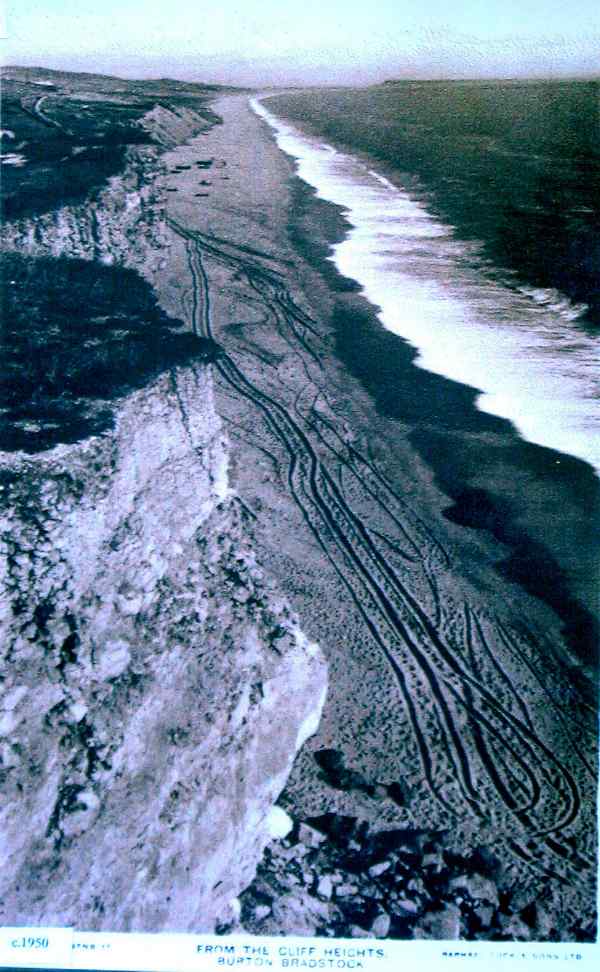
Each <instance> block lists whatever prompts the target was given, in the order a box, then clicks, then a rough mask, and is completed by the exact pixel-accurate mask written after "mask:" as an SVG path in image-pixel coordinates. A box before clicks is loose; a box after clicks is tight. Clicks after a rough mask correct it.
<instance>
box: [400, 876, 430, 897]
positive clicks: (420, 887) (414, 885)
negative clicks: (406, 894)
mask: <svg viewBox="0 0 600 972" xmlns="http://www.w3.org/2000/svg"><path fill="white" fill-rule="evenodd" d="M406 890H407V891H414V893H415V894H422V895H423V896H424V897H429V893H428V891H427V888H426V887H425V884H424V883H423V881H422V880H421V878H411V879H410V881H408V882H407V884H406Z"/></svg>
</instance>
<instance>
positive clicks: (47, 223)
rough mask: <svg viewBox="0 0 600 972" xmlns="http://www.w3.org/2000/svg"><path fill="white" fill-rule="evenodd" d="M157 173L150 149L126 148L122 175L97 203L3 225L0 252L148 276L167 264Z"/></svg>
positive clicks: (110, 184) (156, 166)
mask: <svg viewBox="0 0 600 972" xmlns="http://www.w3.org/2000/svg"><path fill="white" fill-rule="evenodd" d="M160 169H161V163H160V161H159V160H157V157H156V150H155V149H154V148H151V147H150V148H148V147H146V146H143V147H136V148H134V149H129V150H128V160H127V165H126V167H125V169H124V171H123V173H122V174H121V175H118V176H113V177H112V178H111V179H109V181H108V185H107V186H106V188H105V189H103V190H101V191H100V192H99V193H98V194H97V196H96V198H95V199H91V200H89V201H87V202H85V203H81V204H80V205H76V206H62V207H60V208H59V209H56V210H53V211H52V212H49V213H44V214H43V215H41V216H38V217H36V218H35V219H21V220H16V221H15V222H13V223H7V224H5V225H4V226H3V227H2V230H1V231H0V247H1V248H2V249H4V250H18V251H19V252H21V253H28V254H30V255H31V256H61V255H63V254H66V255H68V256H70V257H78V258H80V259H84V260H99V261H100V262H101V263H105V264H113V263H120V264H121V263H122V264H124V265H125V266H129V267H134V268H135V269H137V270H140V271H141V272H143V273H144V275H145V276H148V277H152V275H153V274H154V273H155V272H156V271H157V270H159V269H160V268H161V267H162V266H164V263H165V250H164V247H165V243H166V238H165V234H164V228H163V223H162V219H161V215H160V202H161V190H160V188H158V186H157V175H158V174H159V173H160Z"/></svg>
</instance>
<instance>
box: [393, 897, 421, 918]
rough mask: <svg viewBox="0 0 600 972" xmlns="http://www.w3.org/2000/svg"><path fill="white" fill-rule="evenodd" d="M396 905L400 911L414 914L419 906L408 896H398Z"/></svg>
mask: <svg viewBox="0 0 600 972" xmlns="http://www.w3.org/2000/svg"><path fill="white" fill-rule="evenodd" d="M396 907H397V908H399V909H400V911H403V912H405V913H406V914H409V915H416V914H417V913H418V911H419V906H418V905H417V903H416V902H415V901H411V900H410V898H398V899H397V900H396Z"/></svg>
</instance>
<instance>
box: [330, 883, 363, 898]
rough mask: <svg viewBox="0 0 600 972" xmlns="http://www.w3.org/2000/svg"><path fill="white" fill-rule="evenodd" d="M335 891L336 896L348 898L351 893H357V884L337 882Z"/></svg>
mask: <svg viewBox="0 0 600 972" xmlns="http://www.w3.org/2000/svg"><path fill="white" fill-rule="evenodd" d="M335 893H336V895H337V896H338V898H349V897H350V896H351V895H353V894H358V884H338V886H337V887H336V889H335Z"/></svg>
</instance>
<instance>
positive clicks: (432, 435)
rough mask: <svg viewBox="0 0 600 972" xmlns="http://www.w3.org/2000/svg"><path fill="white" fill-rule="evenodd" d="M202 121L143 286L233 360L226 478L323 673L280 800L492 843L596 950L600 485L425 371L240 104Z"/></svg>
mask: <svg viewBox="0 0 600 972" xmlns="http://www.w3.org/2000/svg"><path fill="white" fill-rule="evenodd" d="M212 107H213V108H214V110H215V111H216V112H217V113H218V115H220V116H221V118H222V121H223V123H222V124H221V125H215V126H214V127H213V128H211V130H210V131H208V132H206V133H203V134H201V135H198V136H197V137H195V138H194V139H192V140H191V141H190V142H189V143H187V144H185V145H182V146H179V147H177V148H175V149H174V150H172V151H171V152H169V153H167V154H166V156H165V160H166V163H167V166H168V174H167V175H166V177H165V187H164V188H165V190H166V193H167V215H168V223H169V230H170V246H169V250H168V259H167V262H166V266H165V268H164V270H163V271H161V273H160V275H159V277H158V280H157V281H156V283H155V288H156V291H157V293H158V295H159V298H160V302H161V304H162V306H163V307H164V308H165V309H166V310H167V311H168V312H169V313H170V314H172V315H173V316H174V317H177V318H181V319H182V320H184V321H185V322H186V323H187V325H188V326H189V327H191V328H193V330H194V331H195V332H196V333H197V334H198V336H201V337H209V338H212V339H214V340H215V341H216V342H217V343H218V344H219V345H220V346H221V348H222V349H223V352H224V353H223V355H222V357H221V358H220V359H219V360H218V361H217V363H216V364H215V366H214V373H215V386H216V389H215V391H216V405H217V411H218V412H219V414H220V415H221V417H222V419H223V421H224V425H225V430H226V433H227V435H228V437H229V439H230V441H231V443H232V450H231V453H232V460H231V478H232V484H233V486H234V488H235V489H236V491H237V492H238V493H239V496H240V498H241V501H242V503H243V506H244V509H245V515H246V520H247V524H248V527H249V529H250V530H251V532H252V536H253V540H254V546H255V549H256V552H257V557H258V560H259V562H260V563H261V564H262V566H263V567H264V568H265V570H266V571H267V573H268V574H269V575H270V576H271V577H273V578H274V579H275V580H276V582H277V585H278V587H279V589H280V590H281V591H282V592H283V593H284V594H285V595H286V596H287V597H288V598H289V600H290V601H291V603H292V606H293V608H294V609H295V610H296V611H297V612H298V614H299V616H300V618H301V620H302V625H303V629H304V630H305V631H306V632H307V634H308V635H309V637H310V638H313V639H315V641H317V642H318V643H319V644H320V645H321V647H322V650H323V652H324V653H325V655H326V657H327V661H328V664H329V670H330V682H329V685H330V687H329V695H328V699H327V702H326V705H325V709H324V712H323V717H322V720H321V725H320V728H319V730H318V733H317V734H316V735H315V736H314V737H313V738H312V739H311V740H310V741H309V742H308V743H307V744H306V746H305V747H304V749H303V750H302V751H301V753H300V755H299V757H298V759H297V761H296V763H295V765H294V769H293V771H292V775H291V777H290V780H289V781H288V784H287V787H286V789H285V791H284V795H283V798H282V801H281V802H282V805H283V806H284V807H285V808H286V809H287V810H288V811H289V812H290V814H291V815H292V816H293V817H294V818H295V819H301V820H310V819H314V818H317V817H319V816H322V815H324V814H335V815H338V816H340V817H343V816H347V817H351V818H355V819H356V818H358V819H360V820H362V821H366V822H368V824H369V826H370V827H372V828H374V829H376V830H382V831H383V830H391V829H401V828H405V829H410V830H413V831H414V830H423V831H428V832H434V831H437V832H442V833H443V834H444V835H445V837H444V840H445V846H446V848H447V849H448V850H449V851H452V850H454V851H455V852H458V851H460V852H461V853H466V852H467V851H469V852H474V851H475V850H476V849H477V848H482V847H484V848H486V849H488V850H489V851H490V853H493V854H494V855H496V856H497V857H499V858H501V859H502V861H503V866H504V871H505V873H504V877H503V879H502V880H503V885H502V886H503V888H504V890H505V893H507V894H509V893H513V892H514V891H515V889H517V888H518V889H519V891H520V893H522V892H523V891H524V890H526V891H527V893H529V895H530V899H531V900H533V899H534V898H535V896H536V894H539V893H540V891H541V889H543V890H544V894H545V896H546V907H547V910H548V912H549V913H550V914H551V915H552V922H553V924H552V927H553V928H554V929H555V931H556V933H557V934H558V935H559V937H562V938H563V940H568V939H570V938H572V937H577V934H579V935H580V936H581V935H584V934H586V932H585V929H587V930H588V932H587V933H588V934H589V929H590V928H591V926H592V924H593V922H594V911H595V882H596V834H595V819H596V810H595V799H596V780H595V768H596V743H597V738H596V715H595V708H596V691H595V686H596V670H597V664H596V663H597V660H596V658H595V656H594V652H595V645H596V639H595V634H594V631H595V628H594V620H593V617H592V613H593V606H594V604H595V601H596V597H597V579H598V572H597V552H596V549H595V546H594V541H593V536H592V534H593V524H594V522H595V517H597V509H598V486H599V483H598V480H597V478H596V476H595V475H594V473H593V471H592V469H591V468H590V467H589V466H588V465H587V464H586V463H584V462H582V461H580V460H577V459H573V458H571V457H569V456H567V455H565V454H562V453H557V452H554V451H553V450H551V449H547V448H543V447H540V446H536V445H532V444H530V443H527V442H525V441H524V440H523V439H522V438H520V437H519V436H518V434H517V433H516V431H515V430H514V428H513V427H512V426H511V425H510V423H508V422H507V421H505V420H504V419H501V418H497V417H494V416H492V415H489V414H485V413H483V412H480V411H478V410H477V409H476V407H475V399H476V397H477V390H476V389H473V388H470V387H468V386H466V385H462V384H459V383H457V382H454V381H451V380H449V379H446V378H443V377H441V376H438V375H434V374H432V373H431V372H428V371H425V370H424V369H422V368H417V367H415V365H414V363H413V362H414V358H415V350H414V348H412V347H411V346H410V345H408V344H407V343H406V342H404V341H402V340H401V339H400V338H398V337H397V335H394V334H391V333H390V332H387V331H385V330H384V329H383V328H382V327H381V325H380V324H379V322H378V320H377V313H376V309H375V308H373V307H372V306H371V305H370V304H368V302H367V301H366V300H365V299H364V298H363V297H362V296H361V294H360V293H359V292H358V288H357V286H356V284H355V283H353V282H352V281H351V280H348V279H345V278H342V277H341V276H340V275H339V274H338V273H337V272H336V270H335V267H334V266H333V265H332V263H331V262H330V261H328V259H327V258H328V256H329V253H330V247H331V245H332V244H333V243H336V242H339V241H340V240H341V239H343V237H344V234H345V233H346V232H347V225H346V224H345V221H344V217H343V213H342V212H341V211H340V209H339V208H336V207H335V206H332V205H330V204H328V203H325V202H323V201H322V200H319V199H316V198H315V195H314V192H313V191H312V190H311V189H310V187H308V186H307V185H306V183H303V182H302V181H300V180H299V179H298V178H297V176H296V175H295V173H294V167H293V163H292V161H291V159H290V158H289V157H287V156H285V155H284V154H283V153H282V152H281V151H280V150H279V149H278V147H277V145H276V144H275V141H274V138H273V134H272V132H271V130H270V129H269V128H268V126H267V125H266V124H265V122H264V121H262V120H261V119H259V118H258V117H257V116H256V114H255V113H254V112H253V111H252V109H251V107H250V105H249V102H248V98H247V96H246V95H235V96H228V97H226V98H221V99H219V100H217V101H216V102H215V103H214V104H213V106H212ZM289 692H290V698H293V694H294V686H293V685H290V686H289ZM323 752H326V753H329V756H328V757H327V758H324V757H323V755H322V754H323ZM315 754H317V757H316V758H315ZM319 754H321V755H320V756H319ZM525 897H527V894H525ZM577 929H578V931H577ZM292 930H293V929H288V931H292Z"/></svg>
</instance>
